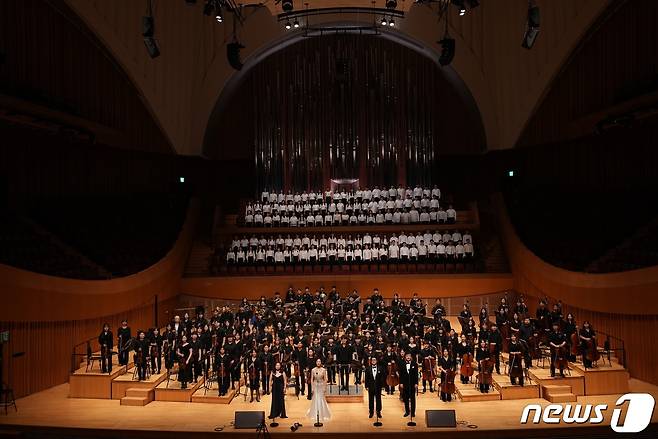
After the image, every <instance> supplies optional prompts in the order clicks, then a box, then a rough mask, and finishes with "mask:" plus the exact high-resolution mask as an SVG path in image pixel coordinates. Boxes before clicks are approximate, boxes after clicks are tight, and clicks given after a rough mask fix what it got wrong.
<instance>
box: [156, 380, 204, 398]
mask: <svg viewBox="0 0 658 439" xmlns="http://www.w3.org/2000/svg"><path fill="white" fill-rule="evenodd" d="M203 380H204V379H203V377H201V378H199V381H198V382H196V383H195V382H191V383H187V388H186V389H182V388H181V383H180V382H179V381H178V379H177V378H176V376H175V375H173V374H172V375H171V379H169V380H166V379H165V380H163V381H162V382H161V383H160V384H158V385H157V386H156V387H155V400H156V401H169V402H191V401H192V395H194V392H196V391H197V389H199V388H200V387H202V386H203Z"/></svg>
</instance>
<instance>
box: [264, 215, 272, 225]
mask: <svg viewBox="0 0 658 439" xmlns="http://www.w3.org/2000/svg"><path fill="white" fill-rule="evenodd" d="M263 223H265V224H272V217H271V216H269V215H267V216H266V217H265V220H264V221H263Z"/></svg>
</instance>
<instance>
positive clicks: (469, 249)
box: [464, 242, 473, 255]
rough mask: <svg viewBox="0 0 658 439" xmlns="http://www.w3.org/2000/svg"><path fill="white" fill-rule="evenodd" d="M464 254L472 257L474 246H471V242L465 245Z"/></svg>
mask: <svg viewBox="0 0 658 439" xmlns="http://www.w3.org/2000/svg"><path fill="white" fill-rule="evenodd" d="M464 253H467V254H469V255H472V254H473V244H471V243H470V242H467V243H466V244H464Z"/></svg>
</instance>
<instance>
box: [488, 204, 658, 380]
mask: <svg viewBox="0 0 658 439" xmlns="http://www.w3.org/2000/svg"><path fill="white" fill-rule="evenodd" d="M494 205H495V207H496V209H497V210H498V222H499V231H500V236H501V240H502V242H503V245H504V247H505V250H506V252H507V257H508V259H509V261H510V265H511V267H512V273H513V276H514V288H515V289H516V290H517V291H518V292H519V293H521V294H524V295H528V296H534V297H537V298H543V297H546V296H548V297H549V298H551V297H552V298H555V299H559V300H561V301H562V302H563V303H564V304H565V305H566V307H565V310H567V311H572V312H573V313H574V315H575V316H576V319H577V320H578V321H579V322H582V321H583V320H590V321H591V322H592V324H593V325H594V328H595V329H596V328H598V329H599V330H601V331H604V332H606V333H608V334H610V335H612V336H615V337H618V338H621V339H622V340H624V342H625V345H626V350H627V353H626V359H627V364H628V367H629V369H630V372H631V374H632V376H634V377H636V378H639V379H642V380H645V381H649V382H651V383H654V384H658V369H656V368H655V367H654V365H655V362H656V361H657V360H658V351H656V349H653V347H652V340H653V339H654V338H655V337H656V335H657V334H658V303H657V302H656V301H655V300H654V296H655V293H656V291H658V267H651V268H647V269H642V270H635V271H630V272H622V273H611V274H585V273H575V272H570V271H567V270H563V269H559V268H556V267H554V266H551V265H549V264H547V263H546V262H543V261H542V260H540V259H539V258H538V257H537V256H535V255H534V254H533V253H532V252H530V250H528V248H526V247H525V246H524V245H523V243H521V241H520V239H519V238H518V236H517V235H516V232H515V231H514V228H513V227H512V225H511V223H510V222H509V218H508V217H507V212H506V211H505V205H504V203H503V202H502V199H501V198H500V197H496V200H495V201H494ZM553 302H554V301H553ZM535 303H536V302H535Z"/></svg>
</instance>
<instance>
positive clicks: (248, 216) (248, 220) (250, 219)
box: [244, 214, 254, 224]
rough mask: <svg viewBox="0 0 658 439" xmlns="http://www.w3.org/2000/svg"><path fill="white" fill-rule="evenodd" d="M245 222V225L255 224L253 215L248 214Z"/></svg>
mask: <svg viewBox="0 0 658 439" xmlns="http://www.w3.org/2000/svg"><path fill="white" fill-rule="evenodd" d="M244 222H245V224H253V222H254V216H253V215H252V214H248V215H246V216H245V217H244Z"/></svg>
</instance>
